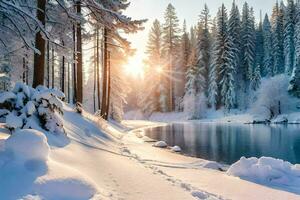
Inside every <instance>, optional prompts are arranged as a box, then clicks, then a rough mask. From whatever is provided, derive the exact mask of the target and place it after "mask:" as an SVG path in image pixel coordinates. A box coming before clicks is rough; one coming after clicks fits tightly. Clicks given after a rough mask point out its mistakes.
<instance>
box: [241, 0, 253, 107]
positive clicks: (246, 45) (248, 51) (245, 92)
mask: <svg viewBox="0 0 300 200" xmlns="http://www.w3.org/2000/svg"><path fill="white" fill-rule="evenodd" d="M241 29H242V30H241V35H242V39H241V40H242V64H241V69H240V71H239V73H241V76H242V80H241V82H240V83H239V84H240V85H241V88H242V91H241V93H240V94H239V96H240V98H239V99H240V102H239V104H240V106H241V107H242V108H244V109H245V108H247V105H248V103H249V98H248V96H249V86H250V83H251V80H252V77H253V71H254V66H255V22H254V16H253V10H252V9H250V8H249V6H248V3H247V2H245V3H244V5H243V14H242V28H241Z"/></svg>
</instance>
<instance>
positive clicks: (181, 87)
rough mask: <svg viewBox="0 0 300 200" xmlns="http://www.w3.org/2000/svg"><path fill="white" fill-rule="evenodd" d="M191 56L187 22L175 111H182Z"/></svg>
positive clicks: (180, 60) (181, 49) (177, 83)
mask: <svg viewBox="0 0 300 200" xmlns="http://www.w3.org/2000/svg"><path fill="white" fill-rule="evenodd" d="M189 56H190V38H189V33H188V32H187V30H186V21H185V20H184V22H183V29H182V36H181V40H180V52H179V62H178V65H177V69H176V74H175V76H176V82H175V98H176V99H175V111H182V109H183V106H182V101H183V97H184V93H185V83H186V73H187V69H188V63H189Z"/></svg>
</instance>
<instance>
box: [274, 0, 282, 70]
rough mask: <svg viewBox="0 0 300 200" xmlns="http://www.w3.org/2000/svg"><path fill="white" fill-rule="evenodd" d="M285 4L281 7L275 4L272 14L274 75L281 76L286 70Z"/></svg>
mask: <svg viewBox="0 0 300 200" xmlns="http://www.w3.org/2000/svg"><path fill="white" fill-rule="evenodd" d="M283 6H284V5H283V3H281V5H280V6H279V4H278V2H277V3H276V4H275V6H274V8H273V13H272V29H273V31H272V32H273V41H274V42H273V55H274V73H275V74H281V73H283V72H284V71H285V69H284V33H283V30H284V27H283V17H284V14H283Z"/></svg>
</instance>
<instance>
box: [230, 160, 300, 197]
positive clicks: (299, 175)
mask: <svg viewBox="0 0 300 200" xmlns="http://www.w3.org/2000/svg"><path fill="white" fill-rule="evenodd" d="M227 174H228V175H230V176H237V177H240V178H242V179H245V180H249V181H253V182H256V183H259V184H264V185H267V186H271V187H275V188H280V189H284V190H287V191H291V192H296V193H298V194H300V189H299V186H300V165H292V164H291V163H289V162H285V161H283V160H280V159H274V158H269V157H261V158H259V159H257V158H248V159H247V158H245V157H242V158H241V159H240V160H239V161H237V162H236V163H234V164H233V165H231V166H230V168H229V169H228V171H227Z"/></svg>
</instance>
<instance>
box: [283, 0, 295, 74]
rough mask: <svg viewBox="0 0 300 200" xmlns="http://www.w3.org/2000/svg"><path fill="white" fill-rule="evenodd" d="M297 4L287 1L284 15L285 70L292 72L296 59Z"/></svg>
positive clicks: (290, 0)
mask: <svg viewBox="0 0 300 200" xmlns="http://www.w3.org/2000/svg"><path fill="white" fill-rule="evenodd" d="M294 32H295V4H294V0H288V1H287V7H286V9H285V15H284V57H285V72H286V73H287V74H291V73H292V71H293V67H294V61H295V44H294Z"/></svg>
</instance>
